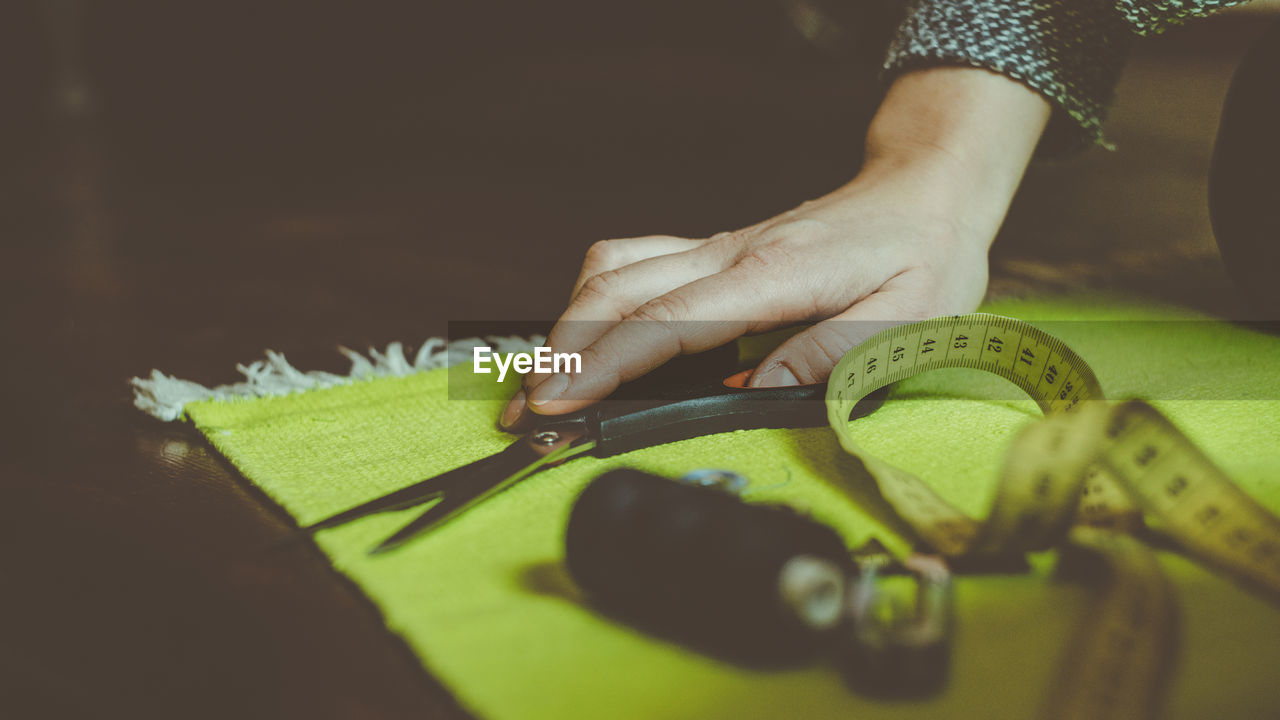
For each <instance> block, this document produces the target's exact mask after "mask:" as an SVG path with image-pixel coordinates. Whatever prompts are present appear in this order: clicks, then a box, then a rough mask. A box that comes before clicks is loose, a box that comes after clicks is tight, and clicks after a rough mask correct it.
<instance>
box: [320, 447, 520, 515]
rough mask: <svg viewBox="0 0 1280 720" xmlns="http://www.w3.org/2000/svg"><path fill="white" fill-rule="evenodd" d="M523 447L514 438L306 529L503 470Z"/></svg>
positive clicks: (398, 505) (408, 502) (409, 502)
mask: <svg viewBox="0 0 1280 720" xmlns="http://www.w3.org/2000/svg"><path fill="white" fill-rule="evenodd" d="M521 449H523V443H521V442H518V441H517V442H515V443H512V444H511V445H509V446H507V447H506V448H505V449H503V450H501V451H499V452H497V453H494V454H493V455H490V456H488V457H483V458H480V459H479V460H476V461H474V462H470V463H467V464H466V465H462V466H460V467H456V468H454V469H452V470H449V471H447V472H444V473H441V474H439V475H436V476H434V477H430V478H427V479H426V480H421V481H419V482H416V483H414V484H412V485H409V486H408V487H404V488H401V489H399V490H396V491H394V492H391V493H388V494H386V495H383V496H381V497H377V498H374V499H373V500H370V501H369V502H366V503H361V504H359V505H356V506H355V507H353V508H349V509H347V510H343V511H342V512H340V513H338V514H336V515H332V516H330V517H327V518H325V519H323V520H320V521H319V522H315V523H312V524H310V525H308V526H306V527H304V528H302V530H303V531H305V532H315V531H317V530H325V529H327V528H331V527H337V526H338V525H343V524H345V523H348V522H351V521H352V520H357V519H359V518H362V517H366V516H368V515H376V514H378V513H383V512H389V511H391V510H402V509H404V508H408V507H413V506H414V505H419V504H421V503H424V502H427V501H429V500H431V499H433V498H436V497H440V496H441V495H442V494H444V492H445V491H446V490H448V489H450V488H452V487H454V486H455V485H456V484H458V483H463V482H465V481H467V480H468V479H469V478H471V477H473V476H477V477H478V476H488V475H489V473H490V472H491V471H493V472H499V473H501V472H502V470H501V468H500V466H502V467H505V466H506V464H507V462H506V459H507V458H508V457H509V456H510V455H511V454H513V453H516V452H519V451H520V450H521Z"/></svg>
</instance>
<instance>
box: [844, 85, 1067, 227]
mask: <svg viewBox="0 0 1280 720" xmlns="http://www.w3.org/2000/svg"><path fill="white" fill-rule="evenodd" d="M1048 118H1049V105H1048V103H1047V102H1046V101H1045V100H1044V99H1043V98H1041V97H1040V96H1039V95H1037V94H1036V93H1035V92H1034V91H1032V90H1030V89H1028V88H1027V87H1026V86H1024V85H1022V84H1020V83H1018V82H1016V81H1013V80H1011V79H1009V78H1006V77H1004V76H1002V75H998V74H996V73H992V72H989V71H987V70H980V69H976V68H931V69H927V70H919V71H915V72H910V73H906V74H904V75H902V76H900V77H899V78H898V79H897V80H895V81H894V83H893V85H892V86H891V87H890V89H889V92H888V93H887V94H886V96H885V99H884V101H883V102H882V103H881V105H880V108H879V110H878V111H877V113H876V116H875V118H874V120H873V121H872V123H871V126H870V128H869V130H868V132H867V148H866V159H865V161H864V163H863V168H862V171H861V172H860V173H859V179H860V180H866V181H868V182H884V181H886V179H887V178H889V177H896V178H903V177H906V178H909V182H911V183H912V184H913V185H915V186H917V189H918V190H919V191H922V192H924V193H927V194H928V195H929V197H930V198H931V199H932V200H934V201H936V202H938V203H940V204H941V209H943V210H944V211H947V212H951V213H953V214H955V215H956V216H957V217H959V218H962V219H963V220H964V221H965V222H967V223H972V224H975V225H977V226H979V227H982V228H989V229H990V233H989V234H990V235H992V236H994V234H995V230H996V229H998V228H999V225H1000V223H1001V222H1002V221H1003V219H1004V214H1005V212H1006V211H1007V210H1008V206H1009V202H1010V201H1011V200H1012V198H1013V194H1014V192H1015V191H1016V190H1017V187H1018V184H1019V182H1020V181H1021V179H1022V175H1023V173H1024V172H1025V170H1026V167H1027V164H1028V163H1029V162H1030V160H1031V157H1032V155H1033V154H1034V152H1035V147H1036V143H1037V142H1038V141H1039V138H1040V135H1041V134H1042V133H1043V131H1044V127H1045V125H1046V123H1047V122H1048ZM988 242H989V238H988Z"/></svg>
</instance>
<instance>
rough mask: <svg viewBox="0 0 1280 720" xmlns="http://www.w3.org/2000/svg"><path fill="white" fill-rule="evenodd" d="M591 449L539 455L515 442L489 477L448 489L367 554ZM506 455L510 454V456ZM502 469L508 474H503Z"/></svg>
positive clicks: (586, 445)
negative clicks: (411, 520)
mask: <svg viewBox="0 0 1280 720" xmlns="http://www.w3.org/2000/svg"><path fill="white" fill-rule="evenodd" d="M593 447H595V443H594V442H591V441H586V442H582V443H579V444H577V445H574V444H571V443H569V442H566V443H564V445H563V446H561V447H559V448H556V449H555V450H553V451H552V452H550V453H541V452H538V451H537V450H534V449H532V448H531V447H530V446H529V445H527V444H525V443H516V444H515V445H512V446H511V447H510V448H507V450H504V451H503V452H502V455H505V456H507V457H504V458H503V461H502V465H501V466H494V467H492V468H490V472H492V473H493V474H492V475H489V474H486V476H485V477H475V478H471V479H470V480H468V482H467V483H466V484H465V485H462V486H457V487H452V488H450V489H449V490H448V491H447V492H446V493H445V494H444V497H443V498H442V499H441V500H440V502H438V503H436V504H435V505H432V506H431V507H430V508H428V509H427V511H426V512H424V513H422V514H421V515H419V516H418V517H417V518H415V519H414V520H413V522H411V523H409V524H408V525H405V526H404V527H403V528H400V530H399V531H397V532H396V533H395V534H394V535H392V536H391V537H389V538H387V539H386V540H383V541H382V543H381V544H380V545H378V546H377V547H375V548H374V549H373V550H370V551H369V554H370V555H377V554H379V553H384V552H386V551H388V550H393V549H395V548H397V547H399V546H400V545H402V544H404V543H405V542H407V541H409V540H411V539H413V538H414V537H415V536H417V535H419V534H420V533H423V532H426V531H427V530H430V529H431V528H433V527H436V526H437V525H440V524H441V523H443V522H444V521H446V520H448V519H449V518H452V517H454V516H456V515H458V514H459V513H461V512H462V511H464V510H466V509H468V508H470V507H472V506H474V505H476V504H478V503H480V502H481V501H483V500H486V499H488V498H490V497H492V496H493V495H496V494H497V493H500V492H502V491H503V490H505V489H507V488H508V487H511V486H512V485H514V484H515V483H517V482H519V481H521V480H523V479H525V478H527V477H529V476H530V475H533V474H534V473H536V472H538V471H540V470H543V469H546V468H547V467H550V466H551V465H555V464H556V463H559V462H563V461H564V460H568V459H570V458H572V457H576V456H578V455H581V454H583V453H585V452H588V451H590V450H591V449H592V448H593ZM516 448H523V452H521V451H517V450H516ZM508 452H509V453H510V454H509V455H508ZM495 457H496V456H495ZM504 468H505V469H507V470H508V472H503V471H502V470H503V469H504Z"/></svg>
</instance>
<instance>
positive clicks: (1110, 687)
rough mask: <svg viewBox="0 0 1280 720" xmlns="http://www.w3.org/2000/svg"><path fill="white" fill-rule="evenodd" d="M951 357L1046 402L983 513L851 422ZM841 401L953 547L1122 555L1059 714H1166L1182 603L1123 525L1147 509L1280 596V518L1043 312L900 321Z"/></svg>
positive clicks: (879, 469) (937, 541)
mask: <svg viewBox="0 0 1280 720" xmlns="http://www.w3.org/2000/svg"><path fill="white" fill-rule="evenodd" d="M882 358H883V359H885V360H883V361H882ZM946 367H965V368H974V369H978V370H984V371H987V372H990V373H994V374H996V375H998V376H1000V377H1002V378H1004V379H1006V380H1008V381H1010V382H1012V383H1013V384H1014V385H1017V386H1018V387H1019V388H1021V389H1022V390H1023V391H1024V392H1026V393H1027V395H1028V396H1030V397H1031V398H1032V399H1033V400H1035V402H1036V403H1037V404H1038V405H1039V406H1040V409H1041V410H1042V411H1043V412H1044V414H1045V418H1044V419H1043V420H1041V421H1037V422H1035V423H1032V424H1031V425H1029V426H1028V427H1026V428H1024V429H1023V430H1022V431H1021V432H1020V433H1019V434H1018V436H1017V437H1016V438H1015V440H1014V442H1013V444H1012V446H1011V447H1010V449H1009V451H1008V454H1007V456H1006V458H1005V464H1004V467H1003V470H1002V473H1001V477H1000V478H999V480H998V484H997V491H996V495H995V499H994V501H993V503H992V507H991V511H990V513H989V514H988V516H987V518H986V519H985V520H984V521H982V522H978V521H976V520H974V519H972V518H970V517H968V516H967V515H965V514H963V513H961V512H960V511H959V510H957V509H955V508H954V507H953V506H952V505H950V504H949V503H947V502H946V501H945V500H944V499H942V498H941V497H939V496H938V495H937V494H936V493H934V491H933V490H932V488H930V487H929V485H928V484H927V483H925V482H924V481H922V480H921V479H919V478H917V477H915V476H914V475H912V474H911V473H908V472H906V471H904V470H901V469H900V468H896V467H894V466H892V465H890V464H888V463H885V462H883V461H881V460H878V459H876V458H874V457H871V456H869V455H867V454H866V453H865V452H864V451H863V450H862V449H861V448H859V447H858V445H857V444H856V442H855V440H854V437H853V434H852V432H851V429H850V428H851V425H850V422H849V419H848V418H849V414H850V411H851V410H852V408H853V405H854V404H855V403H857V402H858V401H859V400H860V399H862V398H863V397H865V396H866V395H867V394H869V393H871V392H873V391H874V390H876V389H878V388H880V387H883V386H885V385H888V384H890V383H893V382H897V381H899V380H904V379H906V378H908V377H911V376H913V375H916V374H920V373H923V372H927V371H930V370H934V369H938V368H946ZM827 406H828V408H827V409H828V419H829V420H830V423H831V426H832V427H833V428H834V429H835V431H836V433H837V437H838V438H839V440H840V444H841V446H842V447H843V448H844V449H845V450H846V451H847V452H849V453H851V454H853V455H855V456H857V457H859V458H861V459H862V461H863V464H864V465H865V466H866V468H867V470H868V471H869V472H870V474H871V475H872V477H873V478H874V479H875V481H876V482H877V484H878V485H879V488H880V491H881V494H882V495H883V497H884V498H885V500H886V501H888V502H889V504H890V505H892V506H893V508H894V509H895V510H896V511H897V512H898V514H899V515H900V516H901V518H902V519H903V520H904V521H905V522H906V523H907V524H908V525H909V526H911V527H912V529H914V530H915V531H916V533H917V534H918V535H919V536H920V539H921V540H923V541H924V542H925V543H926V544H927V545H929V546H932V547H933V548H934V549H935V550H937V551H938V552H941V553H943V554H946V555H964V554H971V553H983V552H1010V551H1012V552H1022V551H1027V550H1036V549H1047V548H1049V547H1054V546H1060V545H1063V544H1064V543H1066V544H1067V545H1068V546H1076V547H1084V548H1087V549H1089V550H1091V551H1093V552H1095V553H1101V554H1102V555H1104V556H1105V557H1106V558H1107V562H1108V563H1109V564H1110V565H1111V566H1112V568H1113V570H1114V571H1115V572H1113V573H1112V575H1114V576H1115V578H1114V581H1113V582H1112V587H1111V588H1110V589H1109V590H1107V592H1106V593H1105V596H1104V597H1103V599H1102V602H1101V605H1100V609H1099V610H1098V611H1097V612H1096V613H1094V614H1092V615H1091V617H1090V619H1089V628H1088V630H1089V632H1085V633H1082V634H1081V635H1080V637H1079V638H1078V639H1077V641H1076V644H1075V649H1074V650H1073V653H1074V658H1075V659H1073V660H1071V661H1070V662H1069V663H1068V665H1067V667H1068V668H1072V667H1074V668H1076V670H1070V669H1068V671H1067V672H1064V673H1062V674H1060V676H1059V677H1060V680H1061V682H1060V683H1059V684H1058V686H1057V687H1056V688H1055V690H1054V691H1053V692H1052V693H1051V694H1050V700H1051V702H1050V704H1049V706H1048V710H1047V712H1046V714H1047V715H1048V716H1050V717H1063V718H1067V717H1088V718H1105V717H1115V718H1120V717H1139V716H1150V715H1152V714H1153V712H1154V711H1153V709H1152V708H1153V707H1154V703H1155V697H1156V692H1157V690H1158V688H1159V687H1160V686H1161V684H1162V677H1163V676H1164V675H1165V674H1167V672H1168V670H1169V666H1170V665H1169V662H1168V658H1169V656H1170V655H1171V652H1170V644H1171V641H1170V637H1171V634H1172V633H1171V632H1170V631H1169V627H1170V626H1171V624H1172V617H1173V612H1172V609H1171V608H1172V601H1171V594H1170V591H1169V590H1168V587H1167V583H1166V582H1165V581H1164V579H1163V576H1162V574H1161V573H1160V570H1159V566H1158V564H1157V562H1156V560H1155V556H1154V554H1153V553H1152V552H1151V551H1150V549H1149V548H1147V547H1146V546H1145V545H1144V544H1143V543H1141V542H1139V541H1138V540H1136V539H1134V538H1131V537H1129V536H1128V535H1126V534H1124V531H1132V530H1135V529H1137V528H1140V527H1142V523H1143V518H1144V517H1145V518H1146V519H1147V520H1149V521H1151V522H1152V523H1154V524H1155V525H1156V528H1157V529H1158V530H1159V531H1161V532H1163V533H1165V534H1166V535H1167V536H1169V537H1171V538H1172V539H1174V540H1176V541H1177V542H1178V543H1180V544H1181V545H1182V547H1184V548H1185V549H1186V550H1187V551H1188V552H1189V553H1191V554H1192V555H1194V556H1195V557H1198V558H1199V559H1201V560H1203V561H1205V562H1206V563H1207V564H1208V565H1209V566H1211V567H1213V568H1215V569H1217V570H1219V571H1222V572H1225V573H1227V574H1229V575H1231V576H1232V577H1234V578H1236V579H1237V580H1240V581H1242V582H1244V583H1245V584H1246V585H1249V586H1250V587H1252V588H1254V589H1257V590H1260V591H1261V592H1263V593H1264V594H1267V595H1269V596H1270V597H1271V598H1272V599H1273V600H1277V599H1280V519H1278V518H1277V517H1276V516H1275V515H1274V514H1272V513H1271V512H1269V511H1268V510H1267V509H1266V508H1264V507H1263V506H1261V505H1260V504H1259V503H1258V502H1257V501H1255V500H1254V499H1253V498H1251V497H1249V496H1248V495H1247V494H1245V493H1244V492H1243V491H1241V490H1240V489H1239V488H1238V487H1237V486H1236V485H1235V484H1233V483H1232V482H1231V481H1230V479H1229V478H1227V476H1226V475H1225V474H1224V473H1223V472H1222V471H1221V470H1220V469H1219V468H1218V467H1217V466H1216V465H1214V464H1213V463H1212V462H1211V461H1210V460H1209V459H1208V458H1207V457H1206V456H1205V455H1204V454H1203V453H1201V452H1200V450H1199V449H1198V448H1196V447H1195V445H1194V444H1193V443H1192V442H1191V441H1190V440H1189V439H1188V438H1187V437H1186V436H1184V435H1183V434H1182V433H1181V432H1179V431H1178V430H1177V428H1175V427H1174V426H1173V425H1172V424H1171V423H1170V422H1169V421H1168V420H1166V419H1165V418H1164V417H1163V416H1162V415H1160V413H1159V412H1158V411H1156V410H1155V409H1154V408H1153V407H1151V406H1150V405H1148V404H1146V403H1144V402H1142V401H1137V400H1131V401H1127V402H1124V403H1117V404H1110V403H1106V402H1105V398H1104V397H1103V393H1102V388H1101V386H1100V385H1099V383H1098V380H1097V378H1096V377H1095V375H1094V373H1093V370H1092V369H1091V368H1090V367H1089V365H1088V364H1087V363H1086V362H1085V361H1084V360H1083V359H1082V358H1080V357H1079V356H1078V355H1076V353H1075V352H1073V351H1072V350H1071V349H1070V348H1068V347H1067V346H1066V345H1065V344H1064V343H1063V342H1062V341H1060V340H1058V339H1057V338H1054V337H1052V336H1050V335H1048V334H1047V333H1045V332H1043V331H1041V330H1039V329H1038V328H1036V327H1034V326H1032V325H1030V324H1028V323H1025V322H1022V321H1020V320H1015V319H1013V318H1005V317H999V316H995V315H987V314H982V313H975V314H971V315H960V316H955V317H947V318H937V319H934V320H926V321H924V322H919V323H915V324H911V325H902V326H899V327H895V328H891V329H889V330H885V331H883V332H881V333H879V334H877V335H875V336H873V337H871V338H870V339H868V340H867V341H866V342H864V343H863V344H861V345H859V346H858V347H856V348H854V349H853V350H851V351H849V353H848V354H846V355H845V356H844V357H843V358H842V359H841V360H840V362H839V363H838V364H837V365H836V368H835V370H834V371H833V372H832V374H831V379H830V381H829V383H828V392H827ZM1073 526H1074V529H1073ZM1117 531H1120V532H1117Z"/></svg>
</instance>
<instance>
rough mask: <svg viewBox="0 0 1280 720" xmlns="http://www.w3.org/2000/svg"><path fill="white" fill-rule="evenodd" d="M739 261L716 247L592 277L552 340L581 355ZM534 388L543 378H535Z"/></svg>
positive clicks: (557, 346)
mask: <svg viewBox="0 0 1280 720" xmlns="http://www.w3.org/2000/svg"><path fill="white" fill-rule="evenodd" d="M732 261H733V258H732V257H727V256H726V255H725V254H723V253H719V252H715V251H714V250H713V249H711V248H705V247H697V248H695V249H693V250H687V251H683V252H677V253H670V254H666V255H659V256H656V257H652V258H648V259H645V260H640V261H638V262H635V263H632V264H630V265H626V266H624V267H621V268H618V269H616V270H606V271H604V272H602V273H598V274H596V275H593V276H592V277H590V278H589V279H588V280H587V282H586V283H585V284H584V285H583V287H582V289H581V290H580V291H578V292H577V294H576V295H575V297H574V299H573V301H572V302H571V303H569V307H568V308H567V309H565V311H564V313H563V314H562V315H561V316H560V319H559V320H557V321H556V325H555V327H553V328H552V329H551V333H550V334H549V335H548V337H547V344H548V345H549V346H551V347H553V348H555V349H556V350H557V351H559V352H578V351H579V350H582V349H583V348H585V347H587V346H588V345H590V344H591V343H593V342H595V341H596V340H597V339H599V338H600V336H602V335H603V334H604V333H605V332H607V331H608V330H609V329H610V328H611V327H613V326H614V325H615V324H616V323H618V322H619V321H621V320H622V319H623V318H626V317H627V316H629V315H631V314H632V313H634V312H635V311H636V309H638V308H639V307H640V306H642V305H644V304H645V303H646V302H649V301H651V300H653V299H654V298H657V297H661V296H663V295H665V294H667V293H669V292H671V291H673V290H675V289H676V288H679V287H681V286H683V285H687V284H689V283H691V282H694V281H695V280H699V279H701V278H704V277H707V276H708V275H713V274H715V273H717V272H720V271H721V270H723V269H724V268H725V266H726V265H728V264H729V263H731V262H732ZM529 380H530V381H533V382H530V383H528V384H529V385H533V384H537V381H540V380H541V378H537V377H530V378H529Z"/></svg>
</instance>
